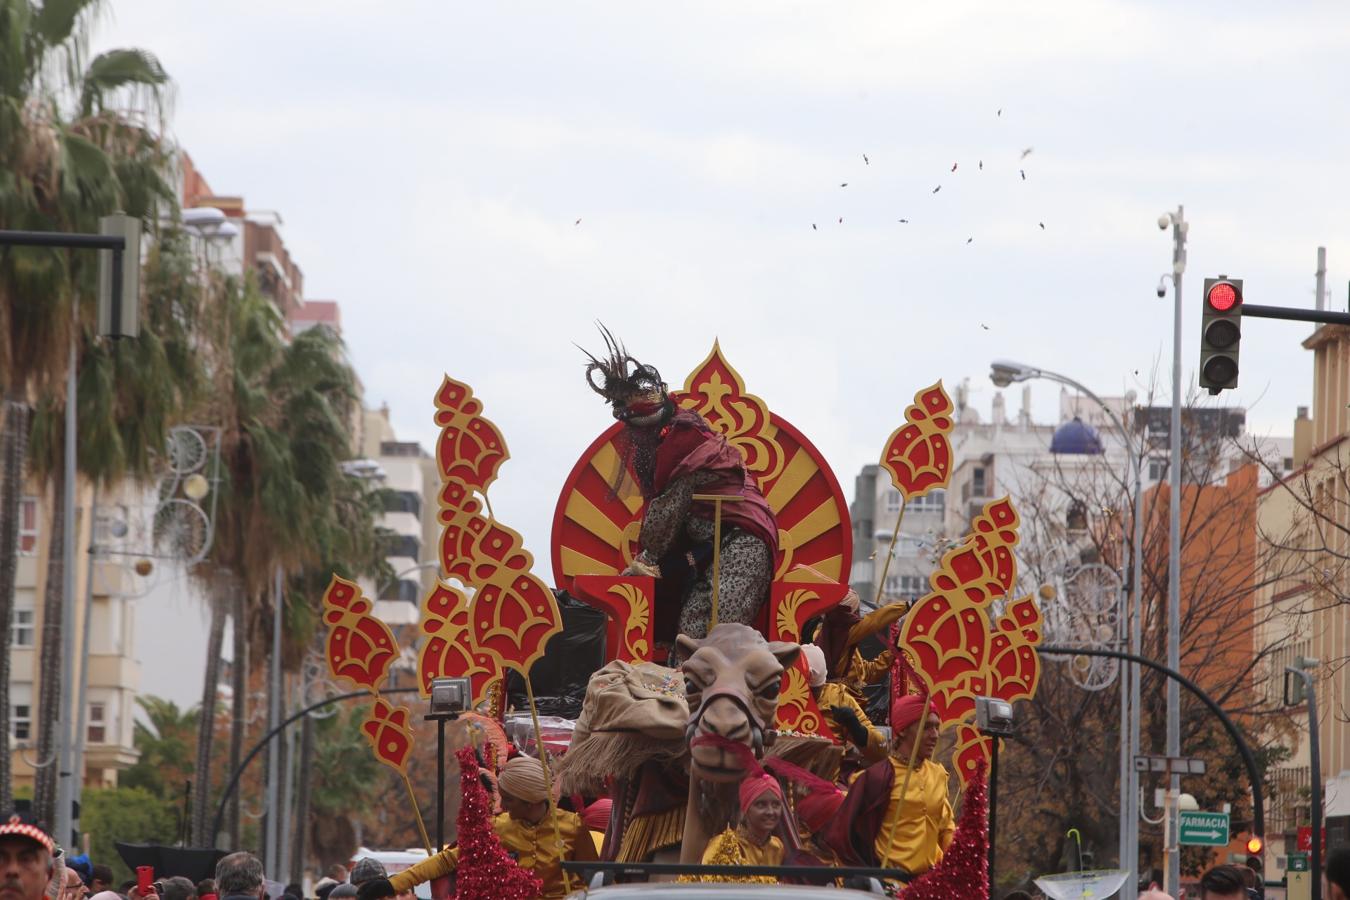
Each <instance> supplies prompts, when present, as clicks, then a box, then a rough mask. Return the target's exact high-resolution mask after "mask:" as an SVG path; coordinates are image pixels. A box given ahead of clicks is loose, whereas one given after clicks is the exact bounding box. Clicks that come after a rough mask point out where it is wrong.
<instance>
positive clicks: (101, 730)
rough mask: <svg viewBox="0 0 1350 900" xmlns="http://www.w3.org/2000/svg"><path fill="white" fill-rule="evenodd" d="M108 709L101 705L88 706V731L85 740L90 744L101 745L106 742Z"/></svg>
mask: <svg viewBox="0 0 1350 900" xmlns="http://www.w3.org/2000/svg"><path fill="white" fill-rule="evenodd" d="M107 713H108V708H107V706H106V705H105V704H103V703H90V704H89V722H88V724H89V731H88V734H87V736H86V737H87V740H88V741H89V743H91V744H102V743H105V742H106V741H107V740H108V720H107Z"/></svg>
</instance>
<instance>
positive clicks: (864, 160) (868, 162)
mask: <svg viewBox="0 0 1350 900" xmlns="http://www.w3.org/2000/svg"><path fill="white" fill-rule="evenodd" d="M871 164H872V162H871V160H869V159H868V158H867V154H866V153H864V154H863V165H864V166H870V165H871Z"/></svg>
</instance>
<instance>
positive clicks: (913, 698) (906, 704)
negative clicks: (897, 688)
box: [891, 694, 927, 735]
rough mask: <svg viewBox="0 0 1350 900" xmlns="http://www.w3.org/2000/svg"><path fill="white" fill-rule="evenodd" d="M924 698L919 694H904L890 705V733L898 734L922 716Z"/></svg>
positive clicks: (925, 702)
mask: <svg viewBox="0 0 1350 900" xmlns="http://www.w3.org/2000/svg"><path fill="white" fill-rule="evenodd" d="M926 705H927V701H926V698H924V697H923V696H921V695H919V694H905V695H904V696H902V697H900V699H898V700H896V701H895V702H894V703H892V704H891V733H892V734H897V735H898V734H899V733H900V732H902V731H904V730H905V729H906V728H908V727H909V726H911V725H913V724H914V723H915V722H917V721H919V717H920V716H922V715H923V708H924V706H926Z"/></svg>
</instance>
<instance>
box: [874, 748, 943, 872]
mask: <svg viewBox="0 0 1350 900" xmlns="http://www.w3.org/2000/svg"><path fill="white" fill-rule="evenodd" d="M890 763H891V767H892V769H893V770H894V773H893V774H894V781H892V782H891V798H890V801H889V802H888V803H887V804H886V817H885V819H884V820H883V821H882V825H881V830H880V831H879V832H878V833H877V837H876V844H875V849H876V854H877V859H878V860H879V862H880V865H881V866H882V867H883V868H892V867H899V868H901V869H905V870H906V871H908V872H912V873H914V874H915V875H921V874H923V873H924V872H927V871H928V870H929V869H931V868H933V866H935V865H937V864H938V862H940V861H941V859H942V852H943V851H944V850H946V849H947V848H948V847H950V846H951V843H952V835H953V834H954V833H955V831H956V821H955V819H954V818H953V816H952V805H951V802H950V801H949V800H948V799H947V770H946V769H945V768H943V767H942V766H941V765H940V764H938V763H935V762H933V761H932V760H931V759H926V760H924V761H923V762H922V763H920V764H919V765H918V766H916V767H915V769H914V773H913V775H911V776H910V779H909V785H908V786H905V770H906V766H905V762H904V761H903V760H898V759H896V758H894V757H891V760H890ZM902 787H904V789H905V797H904V803H903V805H902V804H901V801H900V790H901V788H902Z"/></svg>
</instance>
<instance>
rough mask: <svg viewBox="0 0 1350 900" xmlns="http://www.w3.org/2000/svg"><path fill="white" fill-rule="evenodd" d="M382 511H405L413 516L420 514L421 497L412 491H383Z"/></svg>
mask: <svg viewBox="0 0 1350 900" xmlns="http://www.w3.org/2000/svg"><path fill="white" fill-rule="evenodd" d="M384 511H385V512H388V513H397V512H405V513H412V514H413V515H414V516H421V515H422V498H421V497H420V496H418V495H417V494H415V493H413V492H412V491H385V492H384Z"/></svg>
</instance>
